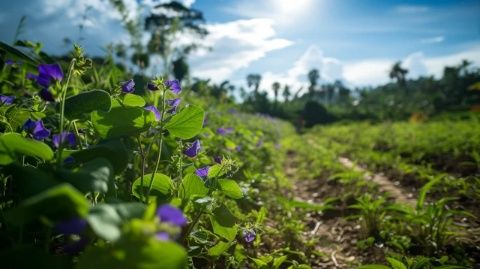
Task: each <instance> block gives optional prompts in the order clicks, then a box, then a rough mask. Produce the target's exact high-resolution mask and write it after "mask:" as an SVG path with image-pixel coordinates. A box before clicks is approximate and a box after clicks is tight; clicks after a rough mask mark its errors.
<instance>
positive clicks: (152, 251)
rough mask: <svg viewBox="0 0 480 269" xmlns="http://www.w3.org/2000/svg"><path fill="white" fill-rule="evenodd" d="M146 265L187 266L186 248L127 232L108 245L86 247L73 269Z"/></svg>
mask: <svg viewBox="0 0 480 269" xmlns="http://www.w3.org/2000/svg"><path fill="white" fill-rule="evenodd" d="M104 268H116V269H147V268H151V269H154V268H169V269H185V268H187V252H186V251H185V249H184V248H183V247H181V246H180V245H178V244H177V243H174V242H167V241H160V240H156V239H154V238H143V237H140V236H128V237H126V238H125V239H124V240H119V241H118V242H116V243H115V244H113V245H112V246H110V245H98V246H93V247H90V248H87V250H86V251H85V252H84V253H83V254H82V255H81V256H80V257H79V261H78V264H77V267H76V269H104Z"/></svg>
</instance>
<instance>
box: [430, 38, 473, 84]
mask: <svg viewBox="0 0 480 269" xmlns="http://www.w3.org/2000/svg"><path fill="white" fill-rule="evenodd" d="M462 60H469V61H471V62H472V63H473V65H475V66H480V45H477V46H475V47H472V48H470V49H468V50H465V51H461V52H457V53H454V54H450V55H445V56H438V57H432V58H426V59H425V61H424V62H425V66H426V67H427V70H428V74H431V75H434V76H436V77H440V76H441V75H442V73H443V68H444V67H445V66H454V65H458V64H460V62H461V61H462Z"/></svg>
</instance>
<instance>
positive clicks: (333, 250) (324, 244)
mask: <svg viewBox="0 0 480 269" xmlns="http://www.w3.org/2000/svg"><path fill="white" fill-rule="evenodd" d="M292 155H293V154H292ZM292 155H290V156H288V157H287V160H286V163H285V166H284V169H285V174H286V176H287V177H289V178H291V180H292V184H293V189H292V193H291V194H292V195H291V197H292V199H293V200H295V201H302V202H307V203H310V204H313V203H316V204H320V203H321V202H322V201H321V199H322V196H323V195H322V194H321V193H320V191H319V188H321V187H320V186H321V185H322V184H324V181H323V180H320V179H318V180H305V179H299V178H298V176H297V175H298V174H297V168H296V164H295V161H294V160H293V159H294V157H293V156H292ZM303 223H304V224H305V226H306V228H307V230H306V231H304V232H303V235H302V236H303V238H304V240H305V241H306V240H310V239H312V238H314V239H315V240H316V241H317V244H316V246H315V250H316V251H318V252H320V253H323V254H324V255H323V256H321V257H318V258H317V259H315V260H311V261H310V262H311V266H312V268H339V269H346V268H355V267H356V266H353V267H352V265H353V264H358V262H359V261H360V260H359V257H358V253H357V250H356V247H355V245H356V242H357V235H358V230H359V228H360V227H359V226H358V225H357V224H356V223H352V222H348V221H346V220H345V219H344V218H343V217H341V216H337V217H329V218H325V217H324V216H322V215H321V214H319V213H318V212H312V213H307V214H306V216H305V217H304V218H303Z"/></svg>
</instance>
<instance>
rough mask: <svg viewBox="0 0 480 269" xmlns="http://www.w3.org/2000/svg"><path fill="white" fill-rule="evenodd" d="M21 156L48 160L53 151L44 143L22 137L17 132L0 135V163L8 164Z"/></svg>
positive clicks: (51, 156)
mask: <svg viewBox="0 0 480 269" xmlns="http://www.w3.org/2000/svg"><path fill="white" fill-rule="evenodd" d="M22 156H29V157H35V158H38V159H40V160H44V161H48V160H51V159H52V158H53V151H52V150H51V149H50V147H49V146H47V145H46V144H45V143H42V142H40V141H36V140H33V139H28V138H25V137H22V136H21V135H20V134H17V133H6V134H3V135H1V136H0V164H2V165H6V164H10V163H12V162H14V161H16V160H18V159H19V158H20V157H22Z"/></svg>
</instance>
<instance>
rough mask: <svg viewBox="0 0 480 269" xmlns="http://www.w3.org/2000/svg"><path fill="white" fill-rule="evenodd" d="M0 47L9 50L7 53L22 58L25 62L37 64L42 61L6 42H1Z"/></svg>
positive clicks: (32, 64)
mask: <svg viewBox="0 0 480 269" xmlns="http://www.w3.org/2000/svg"><path fill="white" fill-rule="evenodd" d="M0 49H1V50H4V51H5V52H7V54H10V55H13V56H14V57H15V58H16V59H21V60H23V62H25V63H28V64H30V65H31V66H37V65H38V64H39V63H40V62H39V61H38V60H37V59H34V58H33V57H31V56H29V55H27V54H25V53H24V52H22V51H21V50H19V49H17V48H14V47H12V46H10V45H8V44H6V43H3V42H0Z"/></svg>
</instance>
